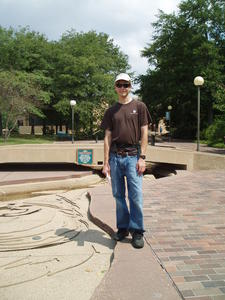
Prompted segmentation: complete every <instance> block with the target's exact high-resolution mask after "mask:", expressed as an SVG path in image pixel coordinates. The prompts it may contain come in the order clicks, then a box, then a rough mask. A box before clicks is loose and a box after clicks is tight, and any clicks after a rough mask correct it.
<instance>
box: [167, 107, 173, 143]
mask: <svg viewBox="0 0 225 300" xmlns="http://www.w3.org/2000/svg"><path fill="white" fill-rule="evenodd" d="M172 108H173V107H172V105H168V107H167V109H168V111H169V131H170V136H169V140H170V142H171V110H172Z"/></svg>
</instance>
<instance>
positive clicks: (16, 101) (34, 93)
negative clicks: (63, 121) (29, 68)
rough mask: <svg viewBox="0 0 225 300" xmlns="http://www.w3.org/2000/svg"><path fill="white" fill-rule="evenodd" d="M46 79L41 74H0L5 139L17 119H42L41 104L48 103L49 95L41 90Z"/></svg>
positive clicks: (0, 107)
mask: <svg viewBox="0 0 225 300" xmlns="http://www.w3.org/2000/svg"><path fill="white" fill-rule="evenodd" d="M43 81H44V82H45V83H46V78H43V75H42V74H41V75H40V74H34V73H26V72H22V71H14V72H10V71H2V72H0V111H1V113H2V114H3V115H4V117H5V124H4V127H5V139H7V138H8V137H9V136H10V133H11V132H12V130H13V129H14V128H15V126H16V125H17V120H18V118H20V117H22V116H24V114H27V113H28V114H32V115H36V116H39V117H40V118H43V117H44V115H43V113H42V111H41V107H42V106H43V104H47V103H49V101H50V95H49V93H47V92H45V91H43V90H42V89H41V82H43Z"/></svg>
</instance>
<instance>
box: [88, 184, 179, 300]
mask: <svg viewBox="0 0 225 300" xmlns="http://www.w3.org/2000/svg"><path fill="white" fill-rule="evenodd" d="M88 198H89V201H90V204H89V213H90V219H91V221H92V222H93V223H95V225H97V226H99V227H100V228H101V229H103V230H104V231H106V232H107V233H108V234H109V235H111V236H112V234H113V233H114V230H115V223H114V218H115V207H114V200H113V197H112V196H111V188H110V186H109V185H107V184H105V185H101V186H97V187H95V188H93V189H90V190H89V192H88ZM118 299H120V300H136V299H142V300H149V299H151V300H159V299H160V300H180V299H182V298H181V296H180V294H178V292H177V290H176V288H175V287H174V284H173V282H172V281H171V279H170V278H169V276H168V274H167V273H166V272H165V270H164V269H162V267H161V265H160V264H159V262H158V260H157V259H156V257H155V255H154V253H153V252H152V250H151V247H150V246H149V245H148V244H147V243H145V247H144V248H143V249H138V250H137V249H134V248H133V247H132V246H131V244H130V239H126V240H124V242H118V243H117V244H116V247H115V249H114V259H113V261H112V264H111V267H110V269H109V270H108V272H107V274H106V275H105V277H104V278H103V280H102V282H101V283H100V285H99V286H98V287H97V288H96V290H95V292H94V294H93V296H92V298H91V300H118Z"/></svg>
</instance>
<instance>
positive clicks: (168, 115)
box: [166, 111, 170, 121]
mask: <svg viewBox="0 0 225 300" xmlns="http://www.w3.org/2000/svg"><path fill="white" fill-rule="evenodd" d="M166 120H168V121H169V120H170V111H166Z"/></svg>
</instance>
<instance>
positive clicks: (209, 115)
mask: <svg viewBox="0 0 225 300" xmlns="http://www.w3.org/2000/svg"><path fill="white" fill-rule="evenodd" d="M212 123H213V103H212V102H211V103H210V105H209V108H208V124H209V125H212Z"/></svg>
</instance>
